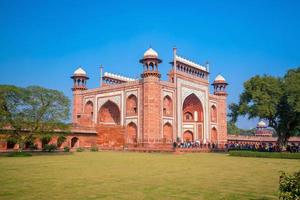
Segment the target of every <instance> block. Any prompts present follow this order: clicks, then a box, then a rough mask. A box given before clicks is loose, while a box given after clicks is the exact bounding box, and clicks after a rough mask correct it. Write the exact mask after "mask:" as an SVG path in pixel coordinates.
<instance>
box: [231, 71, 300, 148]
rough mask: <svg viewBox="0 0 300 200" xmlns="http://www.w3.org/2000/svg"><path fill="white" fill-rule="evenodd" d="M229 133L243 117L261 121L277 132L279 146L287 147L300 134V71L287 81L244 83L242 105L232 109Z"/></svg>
mask: <svg viewBox="0 0 300 200" xmlns="http://www.w3.org/2000/svg"><path fill="white" fill-rule="evenodd" d="M229 109H230V113H229V114H228V116H229V117H230V122H229V125H230V127H229V130H230V131H232V130H234V129H236V128H237V127H234V126H232V124H233V125H234V123H235V122H236V121H237V118H238V117H239V116H247V117H248V118H249V119H252V118H260V119H264V120H265V121H267V122H268V125H269V127H271V128H273V129H274V130H275V131H276V134H277V136H278V142H279V144H280V145H282V146H285V145H286V144H287V141H288V139H289V138H290V137H291V136H295V135H299V132H300V68H299V67H298V68H296V69H290V70H288V72H287V73H286V74H285V75H284V76H283V77H274V76H270V75H263V76H259V75H257V76H254V77H252V78H250V79H249V80H248V81H246V82H245V83H244V91H243V92H242V94H241V95H240V97H239V102H238V103H232V104H230V105H229Z"/></svg>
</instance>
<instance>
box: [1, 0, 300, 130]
mask: <svg viewBox="0 0 300 200" xmlns="http://www.w3.org/2000/svg"><path fill="white" fill-rule="evenodd" d="M149 45H151V46H152V47H153V48H154V49H155V50H156V51H158V53H159V55H160V57H161V58H162V59H163V63H162V64H161V66H160V70H161V72H162V74H163V75H164V76H163V78H164V79H166V73H167V71H168V70H169V69H170V65H169V64H168V63H169V61H171V58H172V47H173V46H174V45H176V47H177V48H178V53H179V54H180V55H183V56H185V57H188V58H190V59H192V60H194V61H197V62H199V63H204V62H205V61H209V62H210V71H211V75H210V79H211V80H212V79H213V78H214V77H215V76H216V75H217V74H218V73H221V74H222V75H224V77H225V78H226V79H227V80H228V82H229V84H230V85H229V87H228V92H229V97H228V102H229V103H231V102H236V101H237V100H238V96H239V94H240V93H241V92H242V89H243V86H242V84H243V82H244V81H245V80H247V79H249V78H250V77H251V76H254V75H256V74H260V75H262V74H271V75H275V76H282V75H283V74H284V73H285V72H286V71H287V70H288V69H289V68H293V67H296V66H300V50H299V48H300V1H297V0H295V1H288V0H282V1H278V0H271V1H267V0H258V1H253V0H251V1H250V0H249V1H225V0H224V1H221V0H216V1H214V0H207V1H196V0H195V1H188V0H185V1H177V0H172V1H156V0H151V1H141V0H137V1H113V0H109V1H108V0H107V1H100V0H97V1H92V0H89V1H84V0H82V1H77V0H70V1H63V0H57V1H56V0H51V1H50V0H49V1H46V0H43V1H40V0H36V1H31V0H26V1H21V0H20V1H15V0H0V69H1V76H0V84H14V85H18V86H28V85H41V86H44V87H48V88H53V89H58V90H61V91H63V92H64V93H65V94H66V95H67V96H69V97H70V98H71V96H72V93H71V90H70V88H71V86H72V81H71V80H70V76H71V75H72V73H73V71H74V70H75V69H76V68H77V67H78V66H79V65H81V66H83V68H84V69H85V70H86V71H87V73H88V75H89V77H90V80H89V82H88V87H89V88H95V87H97V86H98V82H99V65H100V64H103V66H104V68H105V71H110V72H114V73H120V74H123V75H127V76H133V77H137V76H139V74H140V73H141V71H142V66H141V65H140V64H139V63H138V60H139V59H140V58H141V56H142V55H143V53H144V51H145V50H146V49H147V48H148V47H149ZM253 124H254V122H253V121H252V122H249V121H247V120H245V119H241V120H239V123H238V125H239V126H241V127H243V128H250V127H253Z"/></svg>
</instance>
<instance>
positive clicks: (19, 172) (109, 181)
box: [0, 152, 300, 200]
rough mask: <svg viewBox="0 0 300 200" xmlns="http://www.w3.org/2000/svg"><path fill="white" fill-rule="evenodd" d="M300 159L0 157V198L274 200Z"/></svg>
mask: <svg viewBox="0 0 300 200" xmlns="http://www.w3.org/2000/svg"><path fill="white" fill-rule="evenodd" d="M299 169H300V161H299V160H287V159H268V158H242V157H231V156H228V155H226V154H213V153H194V154H184V155H173V154H158V153H126V152H82V153H79V152H78V153H74V154H73V155H44V156H33V157H24V158H10V157H0V199H1V200H6V199H9V200H11V199H41V200H42V199H60V200H66V199H80V200H84V199H102V198H104V199H277V191H278V177H279V171H280V170H284V171H286V172H294V171H296V170H299Z"/></svg>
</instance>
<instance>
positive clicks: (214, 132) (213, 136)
mask: <svg viewBox="0 0 300 200" xmlns="http://www.w3.org/2000/svg"><path fill="white" fill-rule="evenodd" d="M217 141H218V133H217V129H216V128H215V127H213V128H212V129H211V142H212V143H215V144H216V143H217Z"/></svg>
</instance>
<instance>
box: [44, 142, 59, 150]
mask: <svg viewBox="0 0 300 200" xmlns="http://www.w3.org/2000/svg"><path fill="white" fill-rule="evenodd" d="M56 149H57V146H56V145H55V144H46V145H45V146H44V148H43V151H47V152H53V151H55V150H56Z"/></svg>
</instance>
